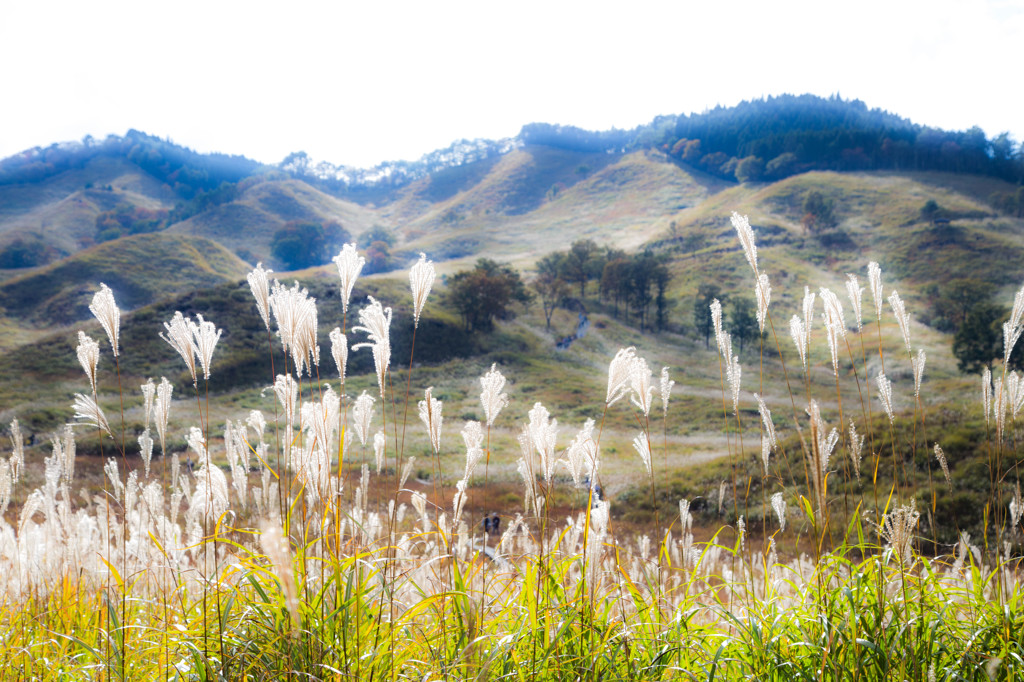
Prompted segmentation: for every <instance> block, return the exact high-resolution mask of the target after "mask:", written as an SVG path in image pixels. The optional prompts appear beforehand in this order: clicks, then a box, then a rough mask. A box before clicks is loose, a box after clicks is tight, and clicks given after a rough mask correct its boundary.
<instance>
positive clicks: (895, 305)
mask: <svg viewBox="0 0 1024 682" xmlns="http://www.w3.org/2000/svg"><path fill="white" fill-rule="evenodd" d="M889 305H891V306H892V312H893V315H895V316H896V323H897V324H898V325H899V326H900V333H902V334H903V343H904V344H905V345H906V347H907V355H910V353H911V350H910V315H908V314H907V309H906V307H905V306H904V305H903V299H901V298H900V295H899V293H897V291H896V290H895V289H894V290H893V292H892V294H891V295H890V296H889Z"/></svg>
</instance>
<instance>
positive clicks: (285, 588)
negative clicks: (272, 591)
mask: <svg viewBox="0 0 1024 682" xmlns="http://www.w3.org/2000/svg"><path fill="white" fill-rule="evenodd" d="M260 530H261V533H260V547H261V548H262V549H263V553H264V555H266V557H267V561H269V562H270V567H271V568H272V569H273V571H274V575H275V576H276V577H277V579H278V581H280V583H281V592H282V594H283V595H284V603H285V606H286V607H287V608H288V613H289V614H291V617H292V626H293V628H295V629H298V627H299V624H300V621H299V593H298V589H297V588H296V586H295V572H294V569H293V566H292V553H291V547H290V543H289V542H288V538H286V537H285V535H284V532H283V531H282V530H281V525H280V523H278V522H271V521H269V520H267V521H264V523H263V526H262V528H261V529H260Z"/></svg>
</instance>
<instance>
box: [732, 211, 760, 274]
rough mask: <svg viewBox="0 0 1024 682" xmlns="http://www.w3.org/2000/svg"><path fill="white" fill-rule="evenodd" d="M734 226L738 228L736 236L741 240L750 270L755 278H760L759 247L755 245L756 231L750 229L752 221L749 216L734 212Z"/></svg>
mask: <svg viewBox="0 0 1024 682" xmlns="http://www.w3.org/2000/svg"><path fill="white" fill-rule="evenodd" d="M731 220H732V226H733V227H734V228H736V234H737V235H738V236H739V238H740V244H741V245H742V246H743V255H745V256H746V257H747V262H748V263H750V269H751V270H753V271H754V277H757V276H758V274H759V273H758V270H757V245H756V244H755V243H754V230H753V229H751V227H750V221H749V220H748V219H747V216H745V215H740V214H739V213H737V212H736V211H733V212H732V219H731Z"/></svg>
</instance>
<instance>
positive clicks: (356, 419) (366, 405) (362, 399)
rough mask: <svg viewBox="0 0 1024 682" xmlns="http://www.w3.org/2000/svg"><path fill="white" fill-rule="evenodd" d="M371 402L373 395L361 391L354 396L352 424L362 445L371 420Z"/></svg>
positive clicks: (367, 435)
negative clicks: (356, 396)
mask: <svg viewBox="0 0 1024 682" xmlns="http://www.w3.org/2000/svg"><path fill="white" fill-rule="evenodd" d="M373 403H374V399H373V396H372V395H368V394H367V393H366V391H363V392H362V393H361V394H360V395H359V397H358V398H356V401H355V405H353V407H352V426H353V427H355V430H356V435H357V436H359V442H360V444H362V445H366V439H367V437H369V435H370V422H371V421H372V420H373Z"/></svg>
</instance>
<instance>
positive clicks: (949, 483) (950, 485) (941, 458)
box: [935, 443, 953, 492]
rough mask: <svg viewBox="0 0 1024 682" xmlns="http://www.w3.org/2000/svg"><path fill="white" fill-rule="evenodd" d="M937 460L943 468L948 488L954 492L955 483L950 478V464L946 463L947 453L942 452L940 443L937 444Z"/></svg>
mask: <svg viewBox="0 0 1024 682" xmlns="http://www.w3.org/2000/svg"><path fill="white" fill-rule="evenodd" d="M935 459H937V460H939V466H940V467H942V475H943V476H945V477H946V486H947V487H948V488H949V490H950V492H952V491H953V481H952V480H950V478H949V464H948V463H947V462H946V453H944V452H943V451H942V448H941V447H940V446H939V444H938V443H936V444H935Z"/></svg>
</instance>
